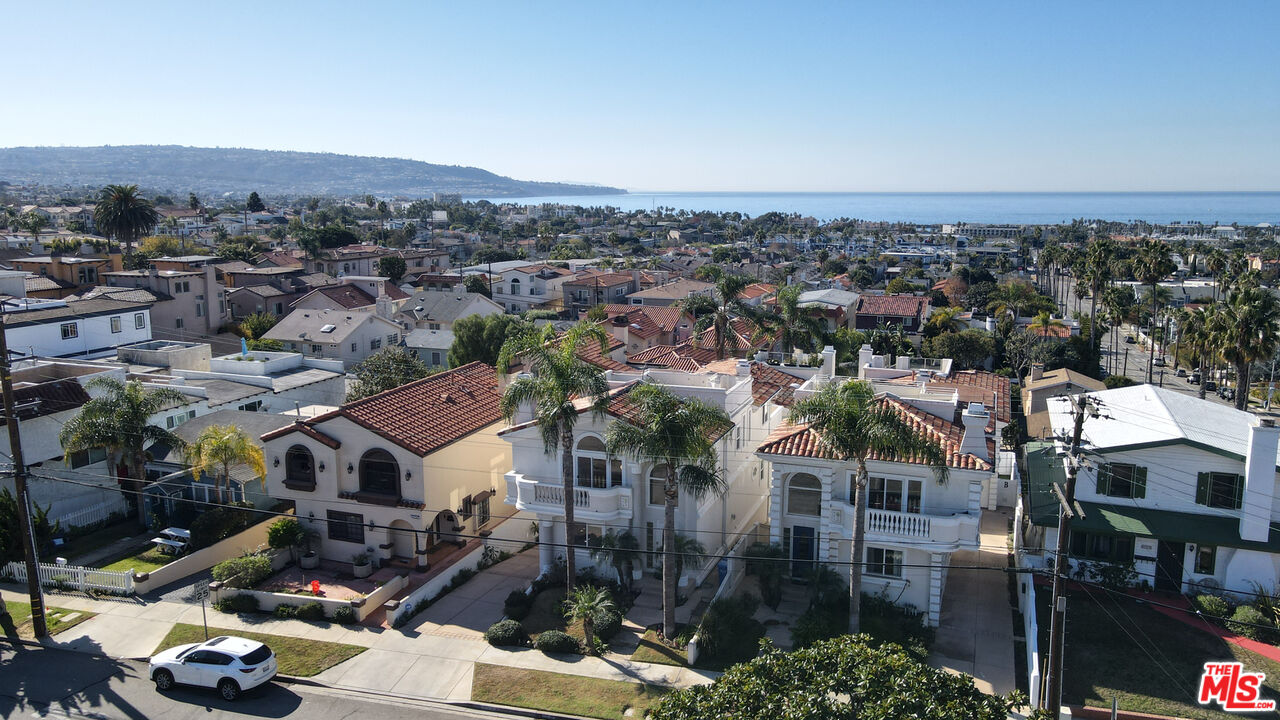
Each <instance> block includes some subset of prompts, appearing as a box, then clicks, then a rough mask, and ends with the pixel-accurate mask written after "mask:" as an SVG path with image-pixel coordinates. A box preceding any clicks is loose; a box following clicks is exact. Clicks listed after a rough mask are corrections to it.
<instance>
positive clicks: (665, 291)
mask: <svg viewBox="0 0 1280 720" xmlns="http://www.w3.org/2000/svg"><path fill="white" fill-rule="evenodd" d="M714 287H715V285H712V284H711V283H709V282H702V281H701V280H690V279H688V278H678V279H676V280H675V281H673V282H669V283H667V284H666V285H656V286H654V287H651V288H649V289H648V290H640V291H639V292H633V293H631V294H630V295H628V296H627V297H628V298H641V299H645V298H653V299H657V300H682V299H684V298H687V297H689V296H690V295H692V294H694V293H708V292H710V291H711V290H712V288H714Z"/></svg>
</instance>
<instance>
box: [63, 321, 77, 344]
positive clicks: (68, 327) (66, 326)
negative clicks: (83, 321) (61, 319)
mask: <svg viewBox="0 0 1280 720" xmlns="http://www.w3.org/2000/svg"><path fill="white" fill-rule="evenodd" d="M78 337H80V326H79V325H77V324H76V323H73V322H70V323H62V339H63V340H72V339H74V338H78Z"/></svg>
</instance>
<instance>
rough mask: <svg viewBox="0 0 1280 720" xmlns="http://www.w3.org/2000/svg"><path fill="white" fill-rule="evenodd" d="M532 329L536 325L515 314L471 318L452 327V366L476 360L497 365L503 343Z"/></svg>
mask: <svg viewBox="0 0 1280 720" xmlns="http://www.w3.org/2000/svg"><path fill="white" fill-rule="evenodd" d="M473 277H475V276H473ZM532 329H533V325H531V324H530V323H528V322H525V321H524V320H521V319H520V318H518V317H516V316H515V315H502V314H495V315H483V316H482V315H468V316H467V317H464V318H462V319H461V320H459V321H458V322H456V323H454V324H453V346H452V347H450V348H449V366H450V367H458V366H459V365H466V364H467V363H469V362H476V361H477V360H478V361H480V362H482V363H486V364H489V365H493V364H494V363H496V362H498V351H499V350H500V349H501V348H502V345H503V343H505V342H506V341H507V340H508V339H509V338H513V337H516V336H517V335H520V334H521V333H525V332H529V331H531V330H532Z"/></svg>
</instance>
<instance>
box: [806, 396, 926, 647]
mask: <svg viewBox="0 0 1280 720" xmlns="http://www.w3.org/2000/svg"><path fill="white" fill-rule="evenodd" d="M790 419H791V422H793V423H808V425H809V427H810V428H812V429H813V430H814V431H815V432H817V433H818V436H819V437H820V438H822V442H823V443H824V444H826V445H827V446H828V447H829V448H831V450H832V451H834V452H835V453H836V454H837V455H839V456H841V457H843V458H844V459H846V460H852V461H854V462H855V463H856V465H857V471H856V473H855V475H854V478H853V488H852V491H853V548H852V550H851V553H852V554H851V555H850V559H851V560H852V561H853V562H854V563H862V562H863V561H864V554H865V551H864V548H865V547H866V537H867V527H866V516H867V480H868V474H867V458H869V457H870V456H871V455H872V454H876V455H881V456H887V457H898V458H912V457H914V458H920V459H921V460H923V461H924V462H925V463H926V464H928V465H929V466H930V467H932V468H933V471H934V474H935V475H936V476H937V477H938V479H939V480H940V481H945V480H946V478H947V474H948V473H947V465H946V455H945V454H944V452H943V450H942V446H941V445H939V444H938V443H937V442H936V441H935V440H933V439H932V438H930V437H927V436H925V435H921V434H918V433H916V432H915V430H913V429H912V427H911V425H910V424H909V423H908V422H907V420H906V419H905V418H903V416H902V415H900V414H899V413H898V411H897V410H896V409H895V408H893V407H892V406H891V405H889V404H888V403H886V402H882V401H879V400H878V399H877V398H876V395H875V390H873V389H872V387H871V383H868V382H866V381H864V380H850V381H849V382H846V383H843V384H840V385H837V384H835V383H831V384H828V385H827V386H825V387H823V388H822V389H821V390H819V391H818V392H816V393H814V394H813V395H810V396H809V397H807V398H805V399H803V400H800V401H798V402H797V403H795V404H794V405H792V407H791V416H790ZM849 597H850V602H849V632H851V633H857V632H858V630H859V628H860V624H861V612H860V608H859V605H860V602H859V600H860V598H861V597H862V566H861V565H860V564H854V565H852V566H851V567H850V569H849Z"/></svg>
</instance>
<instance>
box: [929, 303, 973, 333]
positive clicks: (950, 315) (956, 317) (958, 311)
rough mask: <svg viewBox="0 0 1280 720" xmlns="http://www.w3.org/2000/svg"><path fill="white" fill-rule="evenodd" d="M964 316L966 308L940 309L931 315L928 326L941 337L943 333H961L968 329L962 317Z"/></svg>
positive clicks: (951, 307)
mask: <svg viewBox="0 0 1280 720" xmlns="http://www.w3.org/2000/svg"><path fill="white" fill-rule="evenodd" d="M963 314H964V308H961V307H957V306H954V305H953V306H950V307H940V308H937V309H935V310H934V311H933V312H932V313H930V314H929V320H928V322H926V323H925V325H926V326H928V327H930V328H932V329H933V331H934V332H936V333H937V334H939V335H941V334H942V333H950V332H960V331H961V330H964V329H965V328H966V327H968V323H966V322H965V320H964V318H963V317H961V315H963Z"/></svg>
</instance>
